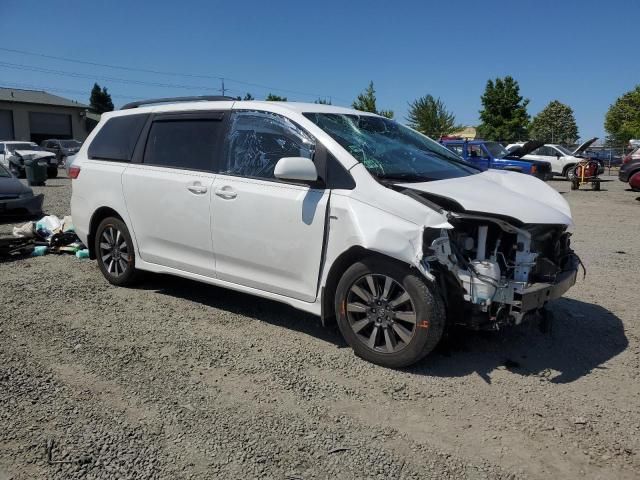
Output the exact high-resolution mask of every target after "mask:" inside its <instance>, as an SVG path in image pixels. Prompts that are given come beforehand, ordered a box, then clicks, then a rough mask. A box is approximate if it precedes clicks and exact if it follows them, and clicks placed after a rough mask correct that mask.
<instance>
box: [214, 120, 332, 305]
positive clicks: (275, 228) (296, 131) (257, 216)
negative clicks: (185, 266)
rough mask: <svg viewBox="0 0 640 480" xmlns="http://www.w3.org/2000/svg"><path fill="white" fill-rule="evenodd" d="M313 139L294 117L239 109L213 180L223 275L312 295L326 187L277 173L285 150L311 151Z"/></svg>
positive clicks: (306, 154) (303, 296)
mask: <svg viewBox="0 0 640 480" xmlns="http://www.w3.org/2000/svg"><path fill="white" fill-rule="evenodd" d="M315 148H316V144H315V139H313V137H312V136H311V135H310V134H308V133H307V132H305V131H304V130H302V129H301V128H299V127H298V126H296V125H295V124H293V123H292V122H291V121H290V120H288V119H286V118H284V117H282V116H279V115H275V114H271V113H267V112H256V111H236V112H234V113H233V114H232V116H231V121H230V126H229V132H228V134H227V140H226V142H225V153H224V156H223V158H222V164H221V168H220V172H219V174H218V175H217V176H216V178H215V180H214V185H213V195H214V196H213V210H214V215H213V228H212V231H213V246H214V247H213V248H214V252H215V257H216V271H217V276H218V278H219V279H221V280H226V281H229V282H232V283H236V284H240V285H244V286H248V287H253V288H257V289H260V290H264V291H268V292H272V293H278V294H281V295H285V296H288V297H292V298H297V299H299V300H303V301H307V302H312V301H314V300H315V298H316V291H317V285H318V276H319V270H320V261H321V257H322V244H323V240H324V238H323V236H324V228H325V219H326V213H327V212H326V210H327V202H328V199H329V190H327V189H325V188H324V187H322V186H319V185H313V184H311V185H309V184H304V183H298V182H287V181H280V180H278V179H276V178H275V177H274V175H273V171H274V167H275V165H276V163H277V162H278V160H280V159H281V158H283V157H308V158H312V159H313V158H314V153H315Z"/></svg>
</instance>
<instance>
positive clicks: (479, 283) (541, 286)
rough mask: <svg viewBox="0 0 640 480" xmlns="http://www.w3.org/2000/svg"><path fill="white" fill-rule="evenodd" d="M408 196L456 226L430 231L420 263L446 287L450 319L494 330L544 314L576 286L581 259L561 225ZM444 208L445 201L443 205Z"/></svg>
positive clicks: (457, 322) (433, 277) (423, 246)
mask: <svg viewBox="0 0 640 480" xmlns="http://www.w3.org/2000/svg"><path fill="white" fill-rule="evenodd" d="M402 193H405V194H407V195H409V196H411V197H413V198H414V199H416V200H418V201H420V202H421V203H425V204H426V205H428V206H430V207H431V208H438V209H439V211H440V212H441V213H443V214H444V215H445V216H446V217H447V219H448V223H449V224H450V225H451V227H452V228H428V227H427V228H425V229H424V233H423V245H422V259H421V262H420V265H419V266H418V268H419V269H420V270H421V271H422V272H423V274H425V275H426V276H427V277H428V278H430V280H431V281H435V282H437V284H438V287H439V288H440V289H441V291H442V292H443V296H444V297H445V300H446V303H447V306H448V318H449V321H450V322H451V323H452V324H458V325H464V326H466V327H470V328H473V329H478V330H481V329H482V330H496V329H499V328H501V327H503V326H507V325H517V324H520V323H522V322H523V321H524V320H525V319H526V318H527V317H529V316H539V315H543V314H544V313H545V310H544V307H545V305H546V304H547V302H549V301H550V300H553V299H556V298H559V297H560V296H562V295H563V294H564V293H565V292H566V291H567V290H569V288H571V287H572V286H573V285H574V284H575V283H576V278H577V274H578V269H579V268H580V266H581V265H582V262H581V261H580V258H579V257H578V255H577V254H576V253H575V252H574V251H573V250H572V248H571V241H570V237H571V233H570V232H569V231H568V226H567V225H564V224H528V223H523V222H521V221H519V220H516V219H513V218H504V217H503V216H500V215H493V214H486V213H478V212H468V211H465V209H464V208H462V207H461V206H460V205H459V204H457V203H456V202H455V201H452V200H450V199H439V200H441V201H440V202H439V204H434V203H433V199H430V198H429V196H422V195H419V194H418V193H416V192H414V191H410V190H404V191H402ZM441 205H446V206H447V208H446V209H445V208H443V207H442V206H441Z"/></svg>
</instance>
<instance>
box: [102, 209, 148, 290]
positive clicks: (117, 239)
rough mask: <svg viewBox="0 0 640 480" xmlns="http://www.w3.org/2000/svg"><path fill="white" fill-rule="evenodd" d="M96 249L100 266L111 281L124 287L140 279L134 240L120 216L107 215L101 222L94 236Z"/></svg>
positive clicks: (103, 273)
mask: <svg viewBox="0 0 640 480" xmlns="http://www.w3.org/2000/svg"><path fill="white" fill-rule="evenodd" d="M94 251H95V253H96V259H97V261H98V267H99V268H100V271H101V272H102V275H104V278H106V279H107V281H108V282H109V283H111V284H113V285H117V286H119V287H124V286H128V285H133V284H134V283H136V282H137V281H138V280H139V279H140V271H139V270H136V258H135V251H134V248H133V240H132V239H131V235H130V234H129V230H128V229H127V226H126V225H125V223H124V222H123V221H122V220H120V219H119V218H115V217H107V218H105V219H104V220H102V222H100V224H99V225H98V228H97V229H96V234H95V236H94Z"/></svg>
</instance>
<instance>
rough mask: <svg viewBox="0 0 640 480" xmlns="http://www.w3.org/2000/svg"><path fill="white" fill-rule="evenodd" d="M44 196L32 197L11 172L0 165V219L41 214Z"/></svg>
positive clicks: (29, 190)
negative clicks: (10, 216) (8, 216)
mask: <svg viewBox="0 0 640 480" xmlns="http://www.w3.org/2000/svg"><path fill="white" fill-rule="evenodd" d="M43 200H44V195H43V194H40V195H34V194H33V190H31V189H30V188H29V187H27V186H26V185H25V184H23V183H22V182H21V181H20V180H18V179H17V178H16V177H15V176H13V175H12V174H11V172H10V171H9V170H8V169H7V168H5V167H4V166H3V165H0V217H2V216H7V215H38V214H40V213H41V212H42V201H43Z"/></svg>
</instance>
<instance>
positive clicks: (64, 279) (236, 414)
mask: <svg viewBox="0 0 640 480" xmlns="http://www.w3.org/2000/svg"><path fill="white" fill-rule="evenodd" d="M611 178H614V177H611ZM48 185H49V186H47V187H43V188H36V190H42V191H44V192H45V194H46V199H45V208H46V210H47V211H48V212H49V213H54V214H57V215H59V216H62V215H64V214H68V213H69V207H68V205H69V196H70V188H69V180H67V179H64V178H63V179H57V180H50V181H49V182H48ZM552 185H553V186H554V187H556V188H557V189H558V190H560V191H561V192H563V193H564V194H565V196H566V198H567V199H568V201H569V202H570V204H571V206H572V209H573V212H574V217H575V221H576V224H577V227H576V229H575V235H574V247H575V249H576V250H577V251H578V253H579V254H580V255H581V257H582V259H583V261H584V262H585V265H586V267H587V270H588V275H587V277H586V279H585V280H582V279H581V280H580V281H579V283H578V284H577V285H576V286H575V287H574V288H573V289H572V290H571V291H570V292H569V293H568V295H567V296H566V298H563V299H560V300H557V301H555V302H554V303H553V304H552V307H551V308H552V310H553V312H554V313H555V321H554V324H553V329H552V330H551V332H550V333H546V334H543V333H541V332H540V331H539V330H538V329H537V328H536V327H535V326H534V325H523V326H521V327H518V328H511V329H506V330H503V331H500V332H497V333H490V334H488V333H484V334H481V333H469V332H466V333H456V334H454V335H453V336H452V337H451V338H449V339H448V340H447V341H446V342H445V343H444V344H443V345H442V346H441V347H440V348H439V349H438V350H437V351H436V352H435V353H434V354H432V355H431V356H430V357H428V358H427V359H426V360H425V361H424V362H422V363H421V364H419V365H417V366H415V367H413V368H410V369H407V370H404V371H394V370H386V369H383V368H380V367H377V366H374V365H371V364H368V363H366V362H364V361H362V360H360V359H358V358H356V357H355V356H354V355H353V353H352V352H351V350H350V349H349V348H346V347H345V344H344V342H343V341H342V340H341V338H340V336H339V334H338V332H337V331H336V330H335V328H322V327H321V326H320V323H319V320H318V319H316V318H314V317H312V316H309V315H306V314H304V313H301V312H298V311H296V310H293V309H291V308H289V307H287V306H284V305H280V304H277V303H273V302H270V301H266V300H261V299H257V298H254V297H251V296H247V295H243V294H240V293H235V292H231V291H227V290H224V289H220V288H214V287H211V286H207V285H203V284H198V283H195V282H190V281H187V280H183V279H178V278H172V277H168V276H149V277H148V279H147V280H146V282H145V283H143V284H142V285H141V286H139V287H137V288H134V289H125V288H116V287H113V286H110V285H109V284H107V282H106V281H105V280H104V279H103V278H102V276H101V275H100V272H99V270H98V268H97V266H96V264H95V262H92V261H88V260H78V259H76V258H75V257H72V256H54V255H50V256H46V257H38V258H28V259H22V260H16V261H11V262H7V263H3V264H0V273H1V275H0V292H2V302H1V304H0V480H5V479H31V478H52V479H63V478H64V479H67V478H198V479H200V478H202V479H205V478H239V479H240V478H242V479H245V478H275V479H304V480H306V479H325V478H331V479H351V478H380V479H388V478H402V479H411V478H415V479H418V478H420V479H423V478H434V479H436V478H437V479H442V478H470V479H484V478H488V479H512V478H533V479H536V478H540V479H542V478H577V477H578V476H580V477H582V478H585V479H596V478H598V479H600V478H612V479H613V478H615V479H625V478H628V479H632V478H634V479H637V478H639V477H640V412H639V409H640V369H639V366H640V344H639V341H638V340H639V338H638V337H639V335H640V326H639V320H640V319H639V313H638V312H639V309H638V300H637V298H634V297H632V294H631V293H630V292H629V290H630V288H629V287H631V288H634V287H637V285H638V284H639V280H640V278H639V276H640V275H639V266H638V261H637V260H638V258H639V257H640V236H639V235H638V232H639V231H640V201H638V200H640V198H639V197H638V194H637V193H633V192H630V191H625V189H624V185H623V184H621V183H620V182H618V181H617V180H616V181H612V182H609V183H607V184H604V185H603V191H602V192H592V191H577V192H570V191H568V190H569V189H568V186H569V185H568V184H567V183H565V182H561V181H555V182H552ZM10 230H11V229H10V225H3V226H0V233H6V232H8V231H10ZM51 439H52V440H53V441H54V443H53V446H52V448H50V453H51V457H52V460H53V461H69V462H73V463H54V464H48V463H47V460H46V455H47V453H46V445H47V442H48V441H49V440H51Z"/></svg>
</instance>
